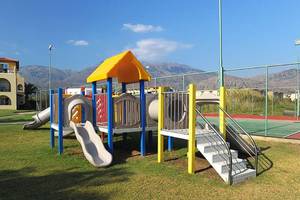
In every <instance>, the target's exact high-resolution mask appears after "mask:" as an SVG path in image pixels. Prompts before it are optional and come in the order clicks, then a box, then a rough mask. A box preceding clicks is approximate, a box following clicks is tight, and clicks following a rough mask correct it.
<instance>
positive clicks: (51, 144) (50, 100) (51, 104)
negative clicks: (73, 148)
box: [49, 90, 55, 149]
mask: <svg viewBox="0 0 300 200" xmlns="http://www.w3.org/2000/svg"><path fill="white" fill-rule="evenodd" d="M53 94H54V91H53V90H50V91H49V104H50V147H51V148H52V149H53V148H54V146H55V140H54V129H53V128H52V123H53V121H54V116H53Z"/></svg>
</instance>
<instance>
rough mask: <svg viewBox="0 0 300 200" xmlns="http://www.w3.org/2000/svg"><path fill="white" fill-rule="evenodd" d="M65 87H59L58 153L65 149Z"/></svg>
mask: <svg viewBox="0 0 300 200" xmlns="http://www.w3.org/2000/svg"><path fill="white" fill-rule="evenodd" d="M63 109H64V108H63V89H62V88H58V153H59V154H62V153H63V151H64V144H63Z"/></svg>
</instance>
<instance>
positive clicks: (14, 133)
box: [0, 125, 300, 200]
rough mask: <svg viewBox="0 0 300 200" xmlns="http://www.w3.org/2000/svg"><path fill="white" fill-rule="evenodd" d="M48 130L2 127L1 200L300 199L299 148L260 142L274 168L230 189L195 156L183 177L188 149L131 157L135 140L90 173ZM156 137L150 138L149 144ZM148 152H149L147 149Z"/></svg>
mask: <svg viewBox="0 0 300 200" xmlns="http://www.w3.org/2000/svg"><path fill="white" fill-rule="evenodd" d="M48 133H49V131H48V129H47V128H42V129H40V130H37V131H23V130H22V129H21V126H19V125H1V126H0V136H1V140H0V154H1V155H0V188H1V189H0V199H43V200H45V199H222V200H224V199H299V198H300V190H299V188H300V167H299V166H300V160H299V152H300V145H294V144H281V143H271V142H268V143H266V142H259V146H260V147H262V148H263V149H264V154H265V155H266V156H267V157H269V158H270V159H271V160H272V162H273V163H274V164H273V167H272V168H271V169H270V170H267V171H265V172H264V173H262V174H261V175H260V176H258V177H257V178H255V179H250V180H248V181H246V182H244V183H242V184H239V185H234V186H228V185H226V184H225V183H224V182H223V181H222V180H221V179H220V178H219V177H218V175H217V174H216V172H215V171H214V170H213V169H212V168H211V167H209V165H208V163H207V162H206V161H205V160H204V159H203V158H201V157H199V155H198V156H197V171H198V172H197V173H196V174H195V175H188V174H187V159H186V155H185V153H186V149H185V148H184V147H185V145H183V143H182V142H181V143H180V142H178V141H175V147H176V150H175V151H173V152H171V153H165V157H166V160H168V161H166V162H164V163H163V164H158V163H157V162H156V152H155V151H156V144H154V145H153V148H152V149H151V150H152V151H153V152H152V153H151V154H149V155H147V156H146V157H144V158H142V157H140V156H137V155H136V153H137V151H136V150H137V149H138V147H139V144H138V135H135V136H136V137H128V140H127V141H126V142H122V141H121V140H118V139H117V140H118V141H116V142H115V156H114V163H113V165H112V166H110V167H108V168H99V169H97V168H94V167H92V166H91V165H90V164H89V163H88V162H87V161H86V160H85V158H84V156H83V154H82V151H81V148H80V145H79V143H78V142H77V140H76V139H74V138H68V139H65V140H64V147H65V149H64V150H65V152H64V154H63V155H62V156H59V155H58V154H57V150H56V149H54V150H51V149H50V148H49V136H48ZM155 139H156V138H155ZM148 149H149V147H148Z"/></svg>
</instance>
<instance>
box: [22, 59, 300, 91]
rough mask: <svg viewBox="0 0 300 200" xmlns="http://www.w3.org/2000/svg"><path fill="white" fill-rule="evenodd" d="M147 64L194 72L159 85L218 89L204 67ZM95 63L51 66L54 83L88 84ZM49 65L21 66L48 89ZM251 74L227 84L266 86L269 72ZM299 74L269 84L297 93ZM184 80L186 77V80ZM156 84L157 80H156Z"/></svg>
mask: <svg viewBox="0 0 300 200" xmlns="http://www.w3.org/2000/svg"><path fill="white" fill-rule="evenodd" d="M143 65H144V66H145V67H146V69H147V70H148V71H149V73H150V74H151V75H152V77H163V76H173V75H181V74H190V75H185V76H184V78H183V77H182V76H177V77H173V78H169V77H168V78H156V83H157V85H164V86H172V87H176V88H180V89H181V88H182V83H183V81H184V83H185V85H187V84H188V83H191V82H193V83H196V85H197V88H198V89H217V88H218V73H217V72H215V73H207V72H205V71H203V70H200V69H195V68H192V67H190V66H188V65H185V64H179V63H149V62H143ZM95 68H96V67H95V66H93V67H87V68H84V69H82V70H78V71H77V70H71V69H61V68H57V67H52V68H51V81H52V82H51V85H52V87H53V88H57V87H80V86H82V85H85V84H86V78H87V76H88V75H89V74H91V73H92V72H93V71H94V70H95ZM48 70H49V68H48V67H47V66H41V65H27V66H23V67H21V68H20V73H21V75H22V76H23V77H24V78H25V80H26V82H29V83H32V84H34V85H36V86H37V87H38V88H41V89H47V88H48V80H49V77H48V74H49V73H48V72H49V71H48ZM244 74H246V75H247V76H241V75H228V74H227V75H225V84H226V86H227V87H230V88H233V87H234V88H258V89H263V88H265V74H264V71H263V72H262V74H261V75H254V76H249V72H248V71H245V73H244ZM299 77H300V76H299ZM296 78H297V73H296V69H288V70H283V71H279V72H274V73H270V74H269V77H268V80H269V81H268V85H269V87H270V88H273V90H275V91H280V92H283V91H285V92H293V91H294V90H293V88H295V86H296ZM183 79H184V80H183ZM153 84H154V83H153Z"/></svg>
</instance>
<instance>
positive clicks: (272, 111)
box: [202, 88, 296, 116]
mask: <svg viewBox="0 0 300 200" xmlns="http://www.w3.org/2000/svg"><path fill="white" fill-rule="evenodd" d="M265 100H266V99H265V96H264V94H261V93H260V92H258V91H256V90H253V89H246V88H244V89H227V90H226V109H227V111H228V112H229V113H230V114H253V115H264V113H265ZM202 107H203V108H202V111H203V112H204V113H210V112H214V113H215V112H217V111H218V106H216V105H208V104H207V105H203V106H202ZM286 110H288V111H296V107H295V102H292V101H291V100H290V99H282V98H278V97H276V96H274V97H273V95H268V115H269V116H282V115H284V111H286Z"/></svg>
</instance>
